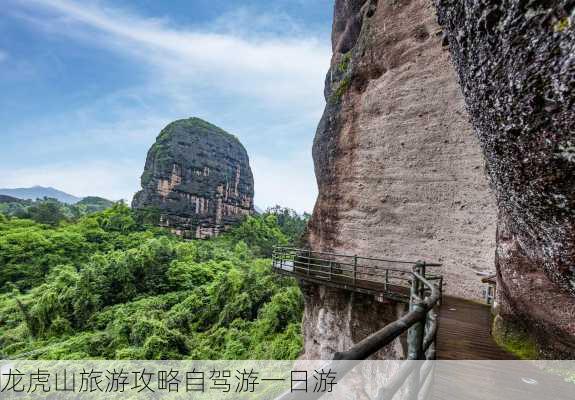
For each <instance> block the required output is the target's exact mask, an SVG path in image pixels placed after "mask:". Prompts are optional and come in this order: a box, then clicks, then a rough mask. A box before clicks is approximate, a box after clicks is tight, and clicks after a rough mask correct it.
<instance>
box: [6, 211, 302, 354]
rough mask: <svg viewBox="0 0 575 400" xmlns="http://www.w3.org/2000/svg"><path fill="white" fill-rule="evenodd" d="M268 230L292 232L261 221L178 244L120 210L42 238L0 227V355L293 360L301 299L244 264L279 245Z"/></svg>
mask: <svg viewBox="0 0 575 400" xmlns="http://www.w3.org/2000/svg"><path fill="white" fill-rule="evenodd" d="M279 220H282V221H283V223H284V227H286V228H288V227H289V226H290V223H291V222H294V221H295V219H294V218H293V215H291V214H290V212H287V214H283V213H278V215H272V214H271V213H269V214H267V215H264V216H257V217H250V218H247V219H246V220H245V221H244V223H243V224H242V225H240V226H239V227H237V228H236V229H235V230H233V231H232V232H230V233H229V234H227V235H223V236H220V237H218V238H215V239H211V240H203V241H200V240H198V241H183V240H182V239H180V238H177V237H175V236H172V235H171V234H169V233H166V232H164V231H162V230H160V229H158V228H149V227H145V226H144V225H142V224H141V223H139V222H137V220H136V219H135V218H134V213H133V212H132V211H131V210H130V209H129V208H127V207H126V206H124V205H122V204H117V205H115V206H114V207H112V208H110V209H108V210H106V211H103V212H100V213H97V214H94V215H90V216H88V217H84V218H82V219H81V220H80V221H78V222H77V223H74V224H69V225H60V226H54V227H49V226H46V225H40V224H37V223H34V222H32V221H29V220H27V221H24V220H19V219H12V220H8V219H6V218H4V219H0V232H2V234H1V235H0V266H1V268H0V285H2V286H3V287H4V289H3V291H4V292H5V294H2V293H1V291H0V348H2V349H3V352H5V353H6V355H10V356H17V355H18V354H21V353H24V352H28V351H32V350H33V351H37V352H36V353H34V354H33V355H32V356H31V357H37V358H42V359H70V358H116V359H143V358H147V359H183V358H199V359H219V358H226V359H242V358H260V359H270V358H272V359H273V358H296V357H297V356H298V354H299V352H300V350H301V347H302V342H301V332H300V323H301V318H302V311H303V301H302V297H301V293H300V291H299V288H298V287H297V285H296V284H295V282H294V281H293V280H291V279H288V278H280V277H278V276H276V275H275V274H274V273H273V272H272V270H271V267H270V260H268V259H262V258H256V257H258V256H261V255H267V254H271V250H272V248H273V246H274V245H277V244H285V243H287V242H288V239H287V237H286V235H285V234H284V233H283V232H282V229H281V228H280V226H279V225H278V221H279ZM286 221H287V222H286ZM290 221H291V222H290ZM289 229H292V228H288V230H289ZM286 231H287V230H286Z"/></svg>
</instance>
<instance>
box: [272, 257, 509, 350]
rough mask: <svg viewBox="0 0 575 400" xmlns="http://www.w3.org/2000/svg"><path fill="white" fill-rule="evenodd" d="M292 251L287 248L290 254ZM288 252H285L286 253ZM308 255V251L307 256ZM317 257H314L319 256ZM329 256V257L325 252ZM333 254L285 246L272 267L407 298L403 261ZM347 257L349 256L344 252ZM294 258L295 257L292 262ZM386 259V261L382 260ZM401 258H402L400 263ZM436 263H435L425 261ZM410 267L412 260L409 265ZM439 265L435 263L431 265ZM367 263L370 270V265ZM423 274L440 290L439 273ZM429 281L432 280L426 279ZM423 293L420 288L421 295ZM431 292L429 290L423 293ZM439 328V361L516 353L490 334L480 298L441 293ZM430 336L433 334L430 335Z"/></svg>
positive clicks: (378, 294)
mask: <svg viewBox="0 0 575 400" xmlns="http://www.w3.org/2000/svg"><path fill="white" fill-rule="evenodd" d="M290 251H291V253H290ZM286 254H287V257H286ZM310 254H311V255H310ZM320 256H321V258H318V257H320ZM327 256H331V257H327ZM335 257H337V255H330V254H327V253H319V255H314V253H310V252H308V251H307V250H297V249H288V253H286V252H285V251H284V252H280V253H278V254H274V261H273V266H274V268H275V271H276V272H278V273H280V274H285V275H289V276H293V277H296V278H297V279H300V280H305V281H308V282H314V283H316V284H320V285H325V286H331V287H336V288H340V289H344V290H350V291H353V292H359V293H364V294H369V295H373V296H375V297H376V298H379V297H383V298H388V299H392V300H395V301H399V302H403V303H407V304H409V303H410V301H411V300H410V299H411V298H412V297H411V282H412V279H415V277H414V275H412V272H411V271H410V270H409V269H407V268H406V267H405V265H404V264H405V263H403V264H398V266H395V265H392V267H391V268H390V267H389V266H388V265H384V266H380V267H378V268H374V267H373V266H371V267H369V266H364V265H361V263H360V264H358V260H360V259H361V260H370V261H374V260H375V261H377V260H376V259H369V258H359V257H357V256H355V259H354V262H353V263H351V264H350V263H349V262H344V263H341V262H339V263H338V262H333V261H331V259H332V258H335ZM345 257H348V256H345ZM348 258H349V257H348ZM296 259H297V260H298V261H296ZM381 261H382V262H385V263H387V264H389V263H393V262H391V261H389V260H381ZM398 263H402V262H398ZM429 265H430V266H434V265H433V264H429ZM410 266H411V265H410ZM435 266H437V265H435ZM369 268H371V269H369ZM423 275H424V276H425V278H427V279H428V280H429V281H432V282H433V283H434V284H437V285H438V287H439V288H440V289H439V290H441V286H442V278H441V276H440V275H437V274H436V273H434V272H433V270H432V271H431V274H429V275H425V270H424V272H423ZM427 284H428V285H431V283H429V282H428V283H427ZM423 293H424V292H421V294H420V295H421V296H422V297H423V296H424V294H423ZM426 293H427V294H425V295H429V293H430V292H426ZM438 314H439V318H438V321H439V324H438V331H437V334H436V336H435V341H436V342H435V350H436V353H435V355H436V358H437V359H440V360H513V359H516V357H515V356H514V355H513V354H511V353H509V352H507V351H505V350H504V349H502V348H501V347H499V346H498V345H497V344H496V343H495V341H494V340H493V338H492V336H491V323H492V316H491V310H490V307H489V306H488V305H486V304H481V303H478V302H474V301H470V300H465V299H460V298H455V297H450V296H443V300H442V302H441V306H440V309H439V313H438ZM432 337H433V335H432Z"/></svg>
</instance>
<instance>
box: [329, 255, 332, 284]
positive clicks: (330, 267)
mask: <svg viewBox="0 0 575 400" xmlns="http://www.w3.org/2000/svg"><path fill="white" fill-rule="evenodd" d="M332 273H333V264H332V261H331V260H329V280H330V281H331V274H332Z"/></svg>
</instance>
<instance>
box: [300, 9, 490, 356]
mask: <svg viewBox="0 0 575 400" xmlns="http://www.w3.org/2000/svg"><path fill="white" fill-rule="evenodd" d="M332 41H333V51H334V54H333V59H332V63H331V69H330V71H329V73H328V74H327V79H326V87H325V96H326V99H327V102H328V104H327V106H326V109H325V112H324V115H323V117H322V119H321V122H320V124H319V127H318V130H317V133H316V137H315V142H314V147H313V156H314V162H315V171H316V177H317V181H318V185H319V197H318V199H317V202H316V206H315V209H314V213H313V217H312V220H311V223H310V225H309V227H308V233H307V242H308V244H309V245H310V247H311V248H312V249H313V250H316V251H335V252H342V253H348V254H359V255H364V256H370V257H388V258H396V259H406V260H417V259H424V260H427V261H435V262H436V261H440V262H442V263H443V264H444V267H443V270H442V272H443V274H444V275H445V277H446V283H447V286H446V288H445V289H446V292H447V293H448V294H453V295H458V296H463V297H468V298H475V299H479V298H481V282H480V276H478V275H477V274H478V272H487V271H494V267H493V264H494V263H493V257H494V251H495V222H496V206H495V201H494V199H493V196H492V194H491V192H490V190H489V186H488V181H487V178H486V177H485V173H484V161H483V158H482V154H481V148H480V146H479V143H478V140H477V138H476V137H475V136H474V135H473V132H472V127H471V125H470V124H469V122H468V119H469V117H468V115H467V113H466V111H465V108H464V100H463V96H462V94H461V90H460V88H459V86H458V83H457V77H456V73H455V70H454V68H453V66H452V64H451V62H450V60H449V52H448V51H447V49H446V48H445V47H444V46H443V45H442V42H443V37H442V32H441V29H440V27H439V25H438V24H437V22H436V14H435V8H434V5H433V3H432V1H431V0H411V1H407V0H404V1H379V2H377V1H375V0H337V1H336V4H335V20H334V24H333V36H332ZM320 290H323V289H319V288H316V289H315V290H312V291H309V290H308V292H310V293H311V294H308V295H306V312H305V320H304V330H305V339H306V344H305V347H306V356H308V357H309V355H312V356H313V355H316V354H322V355H326V354H325V353H326V351H327V350H326V349H325V348H324V347H328V348H330V349H335V350H340V349H346V348H347V347H349V346H348V345H349V344H350V343H355V342H356V341H357V340H359V339H361V338H362V337H360V335H358V336H355V337H353V336H352V335H351V330H350V326H353V324H354V317H353V315H357V314H358V313H357V312H355V310H356V305H355V304H366V303H369V304H372V307H371V308H370V307H363V309H362V318H363V320H364V321H368V320H372V321H378V319H380V318H381V316H382V313H383V311H381V307H380V306H379V305H377V304H376V302H375V301H374V299H373V298H368V299H363V300H361V301H360V300H358V298H360V297H365V296H363V295H360V294H354V295H353V296H355V297H354V300H353V301H352V300H350V299H349V296H350V295H349V293H346V292H344V291H337V290H331V289H330V291H329V292H328V293H325V294H324V295H323V297H321V301H318V300H317V299H318V298H320V297H319V296H318V295H317V293H318V292H319V291H320ZM394 307H395V306H390V305H389V304H388V305H387V308H391V309H394ZM381 319H383V320H385V318H381ZM330 321H337V323H333V324H331V322H330ZM330 324H331V325H330ZM324 325H330V326H332V329H331V330H329V331H326V330H322V326H324ZM367 326H368V327H370V328H373V329H375V328H376V327H375V326H374V324H371V326H370V325H367ZM368 333H370V332H364V335H367V334H368ZM325 343H328V344H329V345H328V346H326V345H324V344H325ZM390 355H391V354H390ZM396 356H400V354H399V353H398V352H396Z"/></svg>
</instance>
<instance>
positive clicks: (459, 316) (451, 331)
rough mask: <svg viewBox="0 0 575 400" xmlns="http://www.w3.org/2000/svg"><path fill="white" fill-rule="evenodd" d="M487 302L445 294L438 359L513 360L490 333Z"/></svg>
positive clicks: (489, 311) (438, 335)
mask: <svg viewBox="0 0 575 400" xmlns="http://www.w3.org/2000/svg"><path fill="white" fill-rule="evenodd" d="M490 330H491V310H490V307H489V306H488V305H484V304H480V303H476V302H474V301H470V300H464V299H458V298H455V297H449V296H444V297H443V304H442V305H441V308H440V310H439V330H438V332H437V344H436V346H437V348H436V350H437V359H438V360H514V359H516V357H515V356H514V355H513V354H511V353H509V352H507V351H505V350H504V349H502V348H501V347H499V346H498V345H497V343H495V341H494V340H493V338H492V337H491V332H490Z"/></svg>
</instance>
